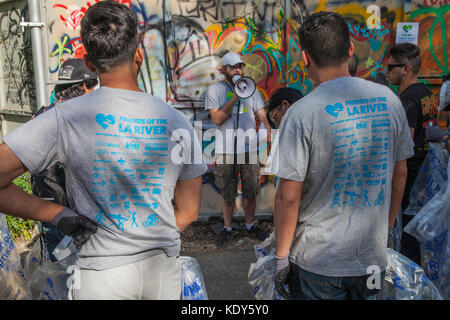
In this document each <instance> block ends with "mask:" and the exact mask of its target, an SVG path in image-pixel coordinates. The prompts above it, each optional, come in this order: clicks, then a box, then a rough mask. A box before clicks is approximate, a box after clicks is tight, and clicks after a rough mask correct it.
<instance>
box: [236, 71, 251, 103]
mask: <svg viewBox="0 0 450 320" xmlns="http://www.w3.org/2000/svg"><path fill="white" fill-rule="evenodd" d="M233 83H234V92H235V93H236V95H237V96H238V97H239V98H241V99H247V98H250V97H251V96H252V95H253V94H254V93H255V91H256V84H255V81H253V79H252V78H249V77H241V76H239V75H235V76H234V77H233Z"/></svg>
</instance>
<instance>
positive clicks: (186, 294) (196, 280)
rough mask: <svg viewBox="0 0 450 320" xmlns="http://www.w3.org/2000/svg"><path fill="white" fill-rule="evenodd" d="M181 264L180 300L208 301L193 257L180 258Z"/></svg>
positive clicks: (203, 283)
mask: <svg viewBox="0 0 450 320" xmlns="http://www.w3.org/2000/svg"><path fill="white" fill-rule="evenodd" d="M179 259H180V264H181V282H182V286H183V287H182V290H181V299H182V300H208V295H207V293H206V287H205V281H204V280H203V275H202V271H201V269H200V264H199V263H198V261H197V260H196V259H195V258H193V257H187V256H180V258H179Z"/></svg>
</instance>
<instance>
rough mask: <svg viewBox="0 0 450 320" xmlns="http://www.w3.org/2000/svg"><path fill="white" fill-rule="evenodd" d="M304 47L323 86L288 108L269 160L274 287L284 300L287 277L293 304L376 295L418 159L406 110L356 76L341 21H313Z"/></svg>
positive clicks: (303, 32) (325, 15) (332, 17)
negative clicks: (409, 170)
mask: <svg viewBox="0 0 450 320" xmlns="http://www.w3.org/2000/svg"><path fill="white" fill-rule="evenodd" d="M325 38H326V39H328V40H327V41H324V39H325ZM300 41H301V45H302V48H303V51H302V55H303V59H304V61H305V63H306V66H307V68H308V70H309V72H310V75H311V77H312V78H313V80H314V81H315V82H316V83H317V84H318V87H316V88H315V89H314V91H312V92H311V93H310V94H308V95H307V96H305V97H304V98H302V99H301V100H300V101H298V102H297V103H295V104H294V105H293V106H291V108H289V110H288V111H287V112H286V114H285V116H284V117H283V120H282V122H281V127H280V132H279V143H278V145H277V146H276V149H275V150H274V155H273V158H272V159H271V160H272V161H271V168H270V169H269V171H270V173H272V174H275V175H277V176H279V177H280V183H279V186H278V190H277V194H276V199H275V230H276V238H277V246H276V262H277V265H276V271H275V285H276V287H277V290H278V291H279V292H280V293H282V294H283V295H285V296H286V297H288V295H287V294H286V292H285V291H284V290H283V287H282V285H283V284H284V283H285V282H286V281H287V279H288V275H289V273H290V281H289V289H290V295H291V296H293V297H294V298H299V299H373V298H374V297H375V295H376V293H377V292H378V289H380V287H379V286H381V285H382V282H383V276H382V275H383V274H384V271H385V269H386V248H387V238H388V226H392V225H393V223H394V220H395V216H396V214H397V211H398V209H399V207H400V202H401V197H402V193H403V188H404V184H405V178H406V159H407V158H409V157H410V156H411V155H412V154H413V143H412V140H411V136H410V134H409V129H408V124H407V121H406V116H405V112H404V110H403V108H402V105H401V103H400V101H399V99H398V98H397V97H396V96H395V95H394V93H393V92H392V91H391V90H390V89H389V88H387V87H385V86H381V85H378V84H375V83H372V82H369V81H366V80H362V79H359V78H355V77H350V74H349V72H348V65H347V60H348V58H349V57H350V56H351V55H352V53H353V50H354V48H353V44H352V43H351V41H350V38H349V34H348V27H347V24H346V22H345V20H344V19H343V18H342V17H341V16H340V15H338V14H335V13H329V12H321V13H318V14H314V15H312V16H311V17H310V18H308V19H307V20H306V21H305V22H304V23H303V24H302V27H301V29H300ZM324 44H325V46H324ZM289 258H290V259H289ZM289 260H290V262H291V264H289ZM373 272H376V274H375V275H374V277H375V278H377V279H378V281H375V282H374V283H371V282H370V281H368V280H371V279H372V278H370V276H371V275H372V273H373ZM369 282H370V284H373V286H372V285H368V283H369Z"/></svg>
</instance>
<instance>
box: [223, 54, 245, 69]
mask: <svg viewBox="0 0 450 320" xmlns="http://www.w3.org/2000/svg"><path fill="white" fill-rule="evenodd" d="M239 63H243V64H244V65H245V63H244V61H242V58H241V56H240V55H239V53H236V52H228V53H227V54H226V55H224V56H223V57H222V66H226V65H230V66H235V65H237V64H239Z"/></svg>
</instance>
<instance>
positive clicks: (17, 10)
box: [0, 0, 36, 137]
mask: <svg viewBox="0 0 450 320" xmlns="http://www.w3.org/2000/svg"><path fill="white" fill-rule="evenodd" d="M27 16H28V6H27V1H25V0H23V1H0V137H1V136H3V135H5V134H6V133H7V132H9V131H11V130H13V129H15V128H17V127H18V126H19V125H21V124H22V123H24V122H25V121H27V119H28V118H29V117H30V115H31V113H32V111H33V110H34V108H35V104H36V102H35V101H36V96H35V88H34V78H33V56H32V49H31V37H30V32H29V30H25V32H22V29H21V27H20V26H19V24H20V21H21V19H22V17H24V18H26V17H27Z"/></svg>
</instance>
